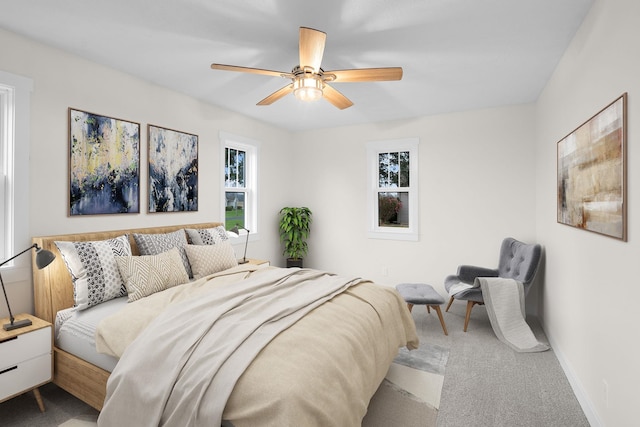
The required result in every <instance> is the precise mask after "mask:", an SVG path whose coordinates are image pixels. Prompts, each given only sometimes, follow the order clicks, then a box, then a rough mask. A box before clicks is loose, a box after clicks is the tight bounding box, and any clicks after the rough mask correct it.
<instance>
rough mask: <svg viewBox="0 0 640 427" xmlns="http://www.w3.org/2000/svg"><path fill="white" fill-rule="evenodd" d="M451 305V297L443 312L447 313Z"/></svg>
mask: <svg viewBox="0 0 640 427" xmlns="http://www.w3.org/2000/svg"><path fill="white" fill-rule="evenodd" d="M451 304H453V297H451V298H449V304H447V308H446V309H445V310H444V311H449V307H451Z"/></svg>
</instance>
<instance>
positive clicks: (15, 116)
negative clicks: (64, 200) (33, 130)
mask: <svg viewBox="0 0 640 427" xmlns="http://www.w3.org/2000/svg"><path fill="white" fill-rule="evenodd" d="M32 90H33V80H31V79H29V78H26V77H22V76H18V75H15V74H11V73H7V72H4V71H0V91H1V92H2V95H0V102H2V107H1V108H0V121H2V124H0V174H1V175H2V177H1V178H0V179H1V182H0V185H2V189H1V190H0V197H1V199H0V200H2V203H3V207H2V211H3V212H2V214H1V216H2V221H3V222H2V224H3V228H2V230H1V231H0V246H2V247H1V248H0V261H4V260H5V259H7V258H10V257H11V256H13V255H15V254H16V253H17V252H18V250H23V249H24V248H26V247H28V246H29V245H30V241H29V222H28V218H29V169H30V168H29V145H30V138H29V132H30V111H31V107H30V97H31V92H32ZM29 266H30V257H19V258H16V259H15V260H13V261H11V262H10V263H7V264H6V265H4V266H2V270H3V279H4V281H5V284H7V283H12V282H16V281H24V280H28V279H29V277H30V268H29Z"/></svg>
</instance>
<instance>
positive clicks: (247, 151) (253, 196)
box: [220, 132, 260, 236]
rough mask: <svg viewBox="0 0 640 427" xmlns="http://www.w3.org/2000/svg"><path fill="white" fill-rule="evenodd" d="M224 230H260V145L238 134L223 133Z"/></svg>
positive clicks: (253, 234)
mask: <svg viewBox="0 0 640 427" xmlns="http://www.w3.org/2000/svg"><path fill="white" fill-rule="evenodd" d="M220 141H221V142H222V144H221V146H222V148H223V152H222V158H223V159H222V162H223V168H222V170H223V171H224V172H223V173H224V176H223V183H224V189H223V200H222V206H223V208H224V216H223V217H224V218H225V228H226V229H227V230H230V229H232V228H233V227H235V226H238V228H240V227H244V228H246V229H249V230H251V235H252V236H255V234H256V233H257V231H258V218H257V216H258V150H259V145H260V144H259V143H258V142H257V141H253V140H250V139H248V138H244V137H241V136H238V135H232V134H229V133H226V132H220Z"/></svg>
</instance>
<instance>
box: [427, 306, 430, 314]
mask: <svg viewBox="0 0 640 427" xmlns="http://www.w3.org/2000/svg"><path fill="white" fill-rule="evenodd" d="M427 313H429V314H431V309H430V308H429V306H428V305H427Z"/></svg>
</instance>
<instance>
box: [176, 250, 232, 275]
mask: <svg viewBox="0 0 640 427" xmlns="http://www.w3.org/2000/svg"><path fill="white" fill-rule="evenodd" d="M184 249H185V251H186V252H187V256H188V257H189V262H190V263H191V267H193V278H194V279H200V278H202V277H204V276H207V275H209V274H213V273H217V272H218V271H222V270H226V269H228V268H231V267H235V266H236V265H238V260H237V259H236V254H235V252H234V251H233V247H231V243H230V242H222V243H218V244H216V245H187V246H185V247H184Z"/></svg>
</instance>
